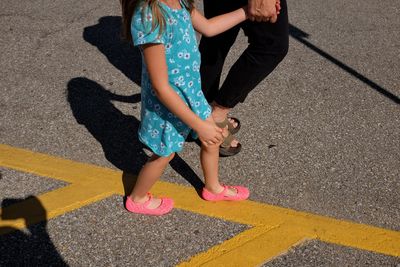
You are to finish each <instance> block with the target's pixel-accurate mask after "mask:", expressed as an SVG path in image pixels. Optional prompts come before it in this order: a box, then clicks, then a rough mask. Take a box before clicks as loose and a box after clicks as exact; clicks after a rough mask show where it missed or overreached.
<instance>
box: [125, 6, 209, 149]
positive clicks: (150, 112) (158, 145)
mask: <svg viewBox="0 0 400 267" xmlns="http://www.w3.org/2000/svg"><path fill="white" fill-rule="evenodd" d="M159 4H160V7H161V8H162V10H163V14H164V16H165V21H166V27H165V29H164V31H163V32H162V33H161V34H160V32H159V29H160V28H159V27H158V26H157V27H155V28H154V29H153V30H152V20H153V17H152V14H151V9H150V8H149V7H143V6H139V7H138V8H136V10H135V12H134V14H133V18H132V24H131V33H132V39H133V43H134V45H136V46H140V45H143V44H149V43H159V44H163V45H164V47H165V57H166V62H167V67H168V80H169V83H170V86H171V87H172V89H173V90H174V91H175V92H176V93H177V94H178V95H179V97H180V98H181V99H182V100H183V101H184V102H185V103H186V105H187V106H188V107H189V108H190V109H191V110H192V111H193V112H194V113H195V114H196V115H198V116H199V117H200V118H201V119H203V120H205V119H206V118H208V117H209V116H210V115H211V107H210V105H209V104H208V102H207V100H206V99H205V97H204V94H203V92H202V90H201V79H200V53H199V50H198V46H197V40H196V34H195V32H194V29H193V26H192V22H191V17H190V14H189V12H188V11H187V10H186V9H185V8H182V9H172V8H170V7H168V6H167V5H165V4H163V3H161V2H159ZM142 12H143V14H142ZM142 57H143V53H142ZM142 59H143V58H142ZM142 62H143V63H142V64H143V65H142V84H141V105H142V109H141V123H140V128H139V139H140V141H141V142H142V143H144V144H145V145H146V146H147V147H149V148H150V149H151V150H152V151H153V152H154V153H155V154H157V155H159V156H168V155H170V154H171V153H173V152H179V151H181V150H182V148H183V145H184V142H185V139H186V138H187V136H188V134H189V133H190V131H191V129H190V127H189V126H187V125H186V124H185V123H183V122H182V121H181V120H180V119H179V118H177V117H176V116H175V115H174V114H173V113H171V112H170V111H169V110H168V109H167V108H166V107H165V106H164V105H163V104H162V103H161V102H160V101H159V100H158V98H157V96H156V94H155V91H154V89H153V87H152V85H151V82H150V78H149V74H148V71H147V67H146V65H145V63H144V60H142ZM193 137H194V138H197V136H196V134H194V135H193Z"/></svg>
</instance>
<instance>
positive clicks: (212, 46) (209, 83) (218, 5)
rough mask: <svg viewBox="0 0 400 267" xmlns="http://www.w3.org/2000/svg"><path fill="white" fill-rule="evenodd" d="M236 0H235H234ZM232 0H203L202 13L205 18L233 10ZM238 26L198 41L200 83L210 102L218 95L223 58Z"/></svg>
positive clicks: (233, 40)
mask: <svg viewBox="0 0 400 267" xmlns="http://www.w3.org/2000/svg"><path fill="white" fill-rule="evenodd" d="M236 1H237V0H236ZM234 9H235V7H234V6H232V0H228V1H227V0H217V1H216V0H204V15H205V16H206V17H207V18H211V17H215V16H218V15H220V14H223V13H226V12H228V11H225V10H229V11H232V10H234ZM239 30H240V27H239V26H236V27H234V28H232V29H230V30H228V31H225V32H223V33H221V34H219V35H217V36H214V37H205V36H203V37H202V38H201V41H200V45H199V50H200V53H201V67H200V72H201V84H202V90H203V93H204V95H205V97H206V99H207V101H208V102H210V103H211V102H212V101H214V100H215V98H216V97H217V95H218V91H219V83H220V77H221V73H222V68H223V66H224V62H225V58H226V56H227V54H228V52H229V50H230V49H231V47H232V45H233V43H234V42H235V40H236V37H237V35H238V33H239Z"/></svg>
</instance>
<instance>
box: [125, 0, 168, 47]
mask: <svg viewBox="0 0 400 267" xmlns="http://www.w3.org/2000/svg"><path fill="white" fill-rule="evenodd" d="M142 12H143V13H142ZM152 22H153V15H152V12H151V8H150V7H148V6H146V7H144V6H140V7H138V8H136V10H135V12H134V14H133V17H132V23H131V33H132V40H133V44H134V45H135V46H138V45H143V44H150V43H153V44H160V43H164V40H163V36H162V34H160V26H159V25H158V26H157V27H155V28H154V29H153V30H152V29H151V28H152Z"/></svg>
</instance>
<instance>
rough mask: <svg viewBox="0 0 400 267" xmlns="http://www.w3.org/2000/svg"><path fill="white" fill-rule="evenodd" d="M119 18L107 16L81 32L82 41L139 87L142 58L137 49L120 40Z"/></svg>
mask: <svg viewBox="0 0 400 267" xmlns="http://www.w3.org/2000/svg"><path fill="white" fill-rule="evenodd" d="M121 25H122V21H121V17H119V16H107V17H102V18H100V19H99V22H98V24H96V25H92V26H88V27H86V28H85V29H84V30H83V39H84V40H85V41H86V42H88V43H90V44H92V45H93V46H95V47H97V48H98V49H99V51H100V52H101V53H103V54H104V55H105V56H106V57H107V59H108V61H109V62H110V63H111V64H112V65H113V66H114V67H116V68H117V69H118V70H120V71H121V72H122V73H123V74H125V76H126V77H128V78H129V79H130V80H131V81H132V82H134V83H136V84H137V85H139V86H140V79H141V68H142V57H141V55H140V51H139V49H138V48H137V47H133V46H132V45H130V44H128V43H127V42H123V41H122V40H121Z"/></svg>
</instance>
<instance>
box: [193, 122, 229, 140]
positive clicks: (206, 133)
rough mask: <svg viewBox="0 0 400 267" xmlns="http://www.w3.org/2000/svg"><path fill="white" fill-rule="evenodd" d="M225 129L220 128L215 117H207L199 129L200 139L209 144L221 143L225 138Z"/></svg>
mask: <svg viewBox="0 0 400 267" xmlns="http://www.w3.org/2000/svg"><path fill="white" fill-rule="evenodd" d="M222 132H223V129H221V128H219V127H218V126H217V125H216V124H215V122H214V120H213V119H210V118H208V119H206V120H205V121H204V123H203V125H202V126H201V127H200V128H199V129H198V130H197V134H198V135H199V139H200V141H201V142H202V143H203V144H204V145H206V146H208V145H215V144H218V143H221V142H222V141H223V139H224V137H223V136H222Z"/></svg>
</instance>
